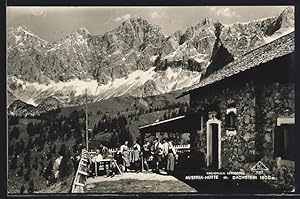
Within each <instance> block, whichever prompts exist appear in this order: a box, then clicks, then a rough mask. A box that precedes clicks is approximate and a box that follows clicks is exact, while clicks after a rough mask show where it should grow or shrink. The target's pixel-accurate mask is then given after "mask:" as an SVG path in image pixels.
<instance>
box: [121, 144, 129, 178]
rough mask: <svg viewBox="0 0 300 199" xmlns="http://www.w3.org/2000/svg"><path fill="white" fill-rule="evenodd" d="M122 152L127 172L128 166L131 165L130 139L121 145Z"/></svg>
mask: <svg viewBox="0 0 300 199" xmlns="http://www.w3.org/2000/svg"><path fill="white" fill-rule="evenodd" d="M120 152H121V153H122V154H123V166H124V168H125V172H127V170H128V167H130V159H129V148H128V141H125V142H124V144H123V145H121V147H120Z"/></svg>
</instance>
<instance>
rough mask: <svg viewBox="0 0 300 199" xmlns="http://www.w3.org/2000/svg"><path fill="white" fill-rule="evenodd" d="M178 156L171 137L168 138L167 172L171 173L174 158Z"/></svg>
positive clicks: (172, 171)
mask: <svg viewBox="0 0 300 199" xmlns="http://www.w3.org/2000/svg"><path fill="white" fill-rule="evenodd" d="M177 158H178V155H177V153H176V150H175V147H174V145H173V143H172V139H168V156H167V168H166V170H167V173H168V174H173V173H174V168H175V159H177Z"/></svg>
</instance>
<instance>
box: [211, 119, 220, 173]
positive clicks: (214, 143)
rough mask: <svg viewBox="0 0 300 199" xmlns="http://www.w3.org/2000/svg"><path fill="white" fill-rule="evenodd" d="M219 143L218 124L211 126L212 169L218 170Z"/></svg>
mask: <svg viewBox="0 0 300 199" xmlns="http://www.w3.org/2000/svg"><path fill="white" fill-rule="evenodd" d="M218 146H219V141H218V124H211V156H212V160H211V167H212V168H214V169H218V166H219V147H218Z"/></svg>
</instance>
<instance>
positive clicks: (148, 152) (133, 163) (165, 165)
mask: <svg viewBox="0 0 300 199" xmlns="http://www.w3.org/2000/svg"><path fill="white" fill-rule="evenodd" d="M131 148H132V149H129V142H128V141H125V142H124V143H123V144H122V145H121V146H120V148H119V150H118V151H117V152H116V153H114V154H112V153H111V152H110V151H109V150H108V148H107V147H105V146H103V145H100V147H98V149H96V155H95V156H94V157H93V158H92V159H91V161H92V162H93V163H95V162H100V161H101V160H103V159H111V160H114V161H113V162H114V163H116V164H117V165H118V167H119V168H120V170H122V171H123V172H128V171H129V170H131V171H132V170H133V171H135V172H140V171H142V169H145V170H146V171H154V172H157V173H160V174H172V173H173V172H174V167H175V160H176V159H177V158H178V155H177V153H176V150H175V147H174V145H173V143H172V139H170V138H163V139H162V142H161V141H160V139H158V138H155V139H154V141H153V142H150V141H149V140H148V141H146V142H145V144H144V145H143V146H142V147H141V146H140V144H139V142H138V141H134V142H133V145H132V146H131ZM94 165H97V164H91V167H92V168H91V170H95V166H94ZM108 172H109V173H107V175H112V176H113V175H114V174H115V173H116V172H117V170H116V165H115V164H111V165H110V168H109V169H108Z"/></svg>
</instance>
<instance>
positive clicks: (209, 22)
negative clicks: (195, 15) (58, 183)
mask: <svg viewBox="0 0 300 199" xmlns="http://www.w3.org/2000/svg"><path fill="white" fill-rule="evenodd" d="M213 24H214V21H213V20H212V19H211V18H209V17H205V18H204V19H203V21H202V22H201V25H202V26H210V25H213Z"/></svg>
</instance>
